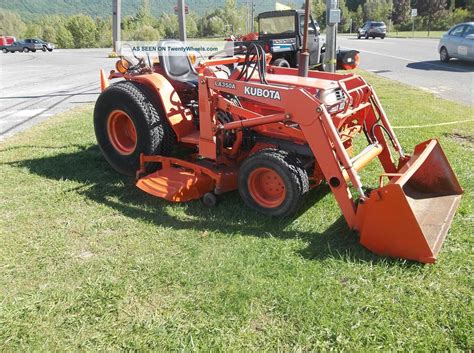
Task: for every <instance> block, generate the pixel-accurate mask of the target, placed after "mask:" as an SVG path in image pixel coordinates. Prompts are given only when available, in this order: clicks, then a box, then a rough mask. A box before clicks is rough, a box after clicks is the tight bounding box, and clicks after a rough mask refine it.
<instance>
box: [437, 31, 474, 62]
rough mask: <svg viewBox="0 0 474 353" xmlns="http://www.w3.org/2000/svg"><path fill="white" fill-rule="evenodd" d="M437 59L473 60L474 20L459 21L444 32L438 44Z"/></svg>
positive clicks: (444, 60) (443, 60) (446, 60)
mask: <svg viewBox="0 0 474 353" xmlns="http://www.w3.org/2000/svg"><path fill="white" fill-rule="evenodd" d="M438 52H439V59H440V60H441V61H442V62H445V63H447V62H448V61H449V60H450V59H451V58H457V59H460V60H467V61H474V22H466V23H460V24H458V25H455V26H454V27H452V28H451V29H450V30H449V31H448V32H446V33H445V34H444V35H443V36H442V37H441V39H440V40H439V44H438Z"/></svg>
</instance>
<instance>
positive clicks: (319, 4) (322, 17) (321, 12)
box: [312, 0, 326, 27]
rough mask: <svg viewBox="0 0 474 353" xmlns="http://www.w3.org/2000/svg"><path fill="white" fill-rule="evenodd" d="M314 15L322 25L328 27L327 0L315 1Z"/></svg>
mask: <svg viewBox="0 0 474 353" xmlns="http://www.w3.org/2000/svg"><path fill="white" fill-rule="evenodd" d="M312 13H313V16H314V19H315V20H316V21H318V24H319V25H320V26H321V27H326V2H325V0H314V1H313V11H312Z"/></svg>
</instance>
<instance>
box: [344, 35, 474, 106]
mask: <svg viewBox="0 0 474 353" xmlns="http://www.w3.org/2000/svg"><path fill="white" fill-rule="evenodd" d="M338 45H339V46H340V47H341V48H352V49H357V50H359V51H360V52H361V68H362V69H365V70H369V71H372V72H374V73H377V74H379V75H381V76H384V77H388V78H391V79H394V80H397V81H400V82H404V83H407V84H409V85H412V86H416V87H420V88H422V89H425V90H428V91H430V92H433V93H435V94H437V95H439V96H441V97H443V98H446V99H451V100H455V101H458V102H461V103H464V104H469V105H474V63H465V62H460V61H457V60H451V62H450V63H447V64H445V63H442V62H441V61H439V55H438V52H437V50H438V40H434V39H404V38H385V39H384V40H381V39H367V40H366V39H360V40H358V39H357V38H355V37H342V36H340V37H339V38H338Z"/></svg>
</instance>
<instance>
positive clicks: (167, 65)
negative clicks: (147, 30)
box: [158, 40, 198, 88]
mask: <svg viewBox="0 0 474 353" xmlns="http://www.w3.org/2000/svg"><path fill="white" fill-rule="evenodd" d="M158 45H159V46H160V47H166V48H168V47H171V48H184V47H183V44H182V43H181V42H179V41H176V40H167V41H162V42H159V43H158ZM158 57H159V59H160V64H161V65H162V67H163V69H164V70H165V72H166V75H167V76H168V78H169V79H171V80H173V81H178V82H182V83H184V84H186V85H188V86H189V87H190V88H196V87H197V84H198V74H197V72H196V70H195V69H194V67H193V65H192V64H191V62H190V60H189V57H188V55H187V54H186V52H185V51H176V52H173V55H167V52H166V51H165V52H164V53H163V51H160V52H159V54H158Z"/></svg>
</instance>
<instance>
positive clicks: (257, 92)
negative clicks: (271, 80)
mask: <svg viewBox="0 0 474 353" xmlns="http://www.w3.org/2000/svg"><path fill="white" fill-rule="evenodd" d="M244 94H247V95H249V96H254V97H263V98H270V99H275V100H281V97H280V92H279V91H275V90H274V89H264V88H259V87H249V86H245V87H244Z"/></svg>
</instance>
